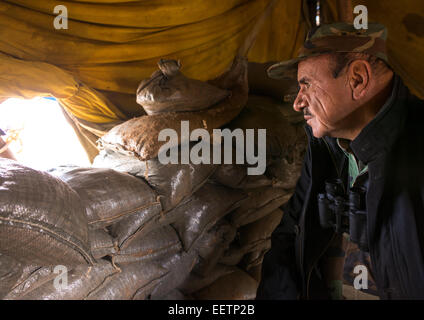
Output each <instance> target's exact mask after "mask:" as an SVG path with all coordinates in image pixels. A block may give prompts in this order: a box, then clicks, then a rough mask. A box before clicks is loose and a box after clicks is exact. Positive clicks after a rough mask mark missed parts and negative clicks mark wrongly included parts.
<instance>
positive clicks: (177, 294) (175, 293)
mask: <svg viewBox="0 0 424 320" xmlns="http://www.w3.org/2000/svg"><path fill="white" fill-rule="evenodd" d="M161 300H191V299H188V298H187V297H186V296H185V295H184V294H183V293H182V292H181V291H180V290H178V289H174V290H172V291H170V292H169V293H168V294H167V295H165V296H163V297H162V298H161Z"/></svg>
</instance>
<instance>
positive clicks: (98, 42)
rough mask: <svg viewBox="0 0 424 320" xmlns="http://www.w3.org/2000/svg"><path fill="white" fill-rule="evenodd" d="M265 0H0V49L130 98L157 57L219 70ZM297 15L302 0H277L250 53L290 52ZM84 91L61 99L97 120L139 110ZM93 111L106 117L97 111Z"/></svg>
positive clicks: (211, 73)
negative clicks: (63, 18)
mask: <svg viewBox="0 0 424 320" xmlns="http://www.w3.org/2000/svg"><path fill="white" fill-rule="evenodd" d="M268 3H269V0H226V1H221V0H219V1H218V0H203V1H192V0H152V1H145V0H144V1H112V0H104V1H100V0H97V1H53V0H45V1H32V0H8V1H3V2H1V3H0V52H2V53H4V54H7V55H9V56H11V57H15V58H19V59H22V60H25V61H42V62H46V63H49V64H52V65H54V66H56V67H58V68H60V69H62V70H65V71H68V72H69V74H70V75H72V76H74V78H75V79H77V81H78V82H80V83H84V85H86V86H87V87H89V88H93V89H96V90H99V91H102V92H103V93H105V94H106V93H108V94H109V93H110V94H111V95H116V94H121V95H122V94H123V95H130V96H132V97H133V99H134V101H135V90H136V88H137V86H138V84H139V82H140V81H141V80H142V79H143V78H146V77H149V76H150V74H151V73H152V72H153V71H154V70H155V69H157V66H156V63H157V61H158V60H159V59H160V58H173V59H179V60H181V62H182V65H183V68H182V72H183V73H184V74H186V75H187V76H188V77H192V78H196V79H200V80H207V79H211V78H213V77H215V76H217V75H219V74H220V73H222V72H223V71H224V70H225V69H226V68H227V67H228V66H229V65H230V63H231V61H232V59H233V58H234V56H235V53H236V51H237V49H238V48H239V47H240V45H241V44H242V43H243V41H244V39H245V38H246V36H247V35H248V34H249V32H250V30H251V29H252V27H253V25H254V23H255V21H256V20H257V19H258V18H259V17H260V15H261V14H262V12H263V11H264V9H265V8H266V6H267V5H268ZM57 5H63V6H65V7H66V8H67V13H68V29H60V30H56V29H55V28H54V25H53V22H54V18H55V17H56V15H55V14H54V13H53V11H54V8H55V6H57ZM285 21H287V22H289V21H290V22H295V23H286V22H285ZM301 21H302V19H301V1H298V0H290V1H285V0H280V1H278V4H277V5H276V6H275V7H274V9H273V13H272V16H271V19H268V21H267V22H266V25H265V26H264V28H263V30H262V32H261V33H260V35H259V36H258V42H257V44H256V45H255V47H253V48H252V50H251V52H250V55H249V58H250V60H252V61H257V62H263V61H269V60H281V59H288V58H291V57H292V56H293V55H294V54H295V52H296V48H295V47H296V45H299V44H300V43H301V42H302V40H303V38H304V31H305V28H304V27H303V24H302V23H301ZM0 68H1V69H0V72H1V73H3V74H4V72H3V69H2V67H0ZM32 72H33V71H32ZM22 74H25V71H23V73H22ZM49 82H50V78H49V77H45V78H44V79H43V80H42V81H41V82H39V86H41V87H45V88H50V90H56V88H55V85H54V83H55V82H54V83H53V84H52V83H49ZM57 84H58V85H61V84H60V82H58V83H57ZM21 90H23V89H21ZM58 90H60V89H58ZM44 91H46V89H44V90H42V91H41V92H42V93H44ZM50 92H52V91H50ZM97 92H98V91H97ZM53 95H54V96H56V95H55V94H53ZM86 98H87V97H86ZM86 98H81V99H75V98H73V99H69V100H67V103H63V104H64V105H65V107H66V108H67V110H68V111H70V112H71V113H72V114H73V115H75V116H77V117H78V118H80V119H84V120H88V121H94V122H99V123H101V122H105V121H106V119H110V120H111V121H112V120H118V119H120V118H122V115H123V114H124V115H125V116H126V117H128V116H131V115H136V114H137V112H136V110H134V105H132V106H131V107H129V108H126V106H125V105H117V106H116V107H117V109H120V110H121V111H122V113H121V114H119V115H118V114H116V116H115V117H114V116H112V117H111V114H112V113H115V112H116V111H115V110H113V108H110V104H111V103H110V101H109V102H108V103H107V104H109V105H104V106H101V105H100V104H99V101H104V100H105V99H107V95H106V96H103V97H100V98H99V99H96V98H95V97H94V96H92V97H91V98H93V103H94V105H92V104H91V103H90V100H87V99H86ZM91 98H90V99H91ZM96 100H97V101H96ZM90 109H95V111H90ZM128 109H129V110H128ZM140 110H141V108H140ZM98 111H102V112H104V113H105V115H106V117H104V116H99V117H98V118H96V114H97V112H98Z"/></svg>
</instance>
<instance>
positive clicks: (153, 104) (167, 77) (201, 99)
mask: <svg viewBox="0 0 424 320" xmlns="http://www.w3.org/2000/svg"><path fill="white" fill-rule="evenodd" d="M158 66H159V70H158V71H156V72H154V73H153V74H152V76H151V77H150V78H148V79H144V80H143V81H141V83H140V85H139V87H138V89H137V103H138V104H140V105H141V106H142V107H143V109H144V111H146V113H147V114H148V115H152V114H156V113H162V112H181V111H198V110H202V109H207V108H209V107H210V106H212V105H214V104H216V103H218V102H219V101H221V100H223V99H225V98H226V97H228V95H229V94H230V91H228V90H223V89H220V88H217V87H214V86H212V85H210V84H208V83H206V82H202V81H199V80H195V79H189V78H187V77H185V76H184V75H183V74H182V73H181V71H180V68H181V63H180V61H176V60H164V59H161V60H160V61H159V63H158Z"/></svg>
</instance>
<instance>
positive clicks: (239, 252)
mask: <svg viewBox="0 0 424 320" xmlns="http://www.w3.org/2000/svg"><path fill="white" fill-rule="evenodd" d="M270 247H271V239H267V240H262V241H256V242H254V243H249V244H246V245H244V246H241V245H240V244H239V243H237V242H234V243H232V244H231V245H230V247H229V249H228V250H226V251H225V252H224V254H223V255H222V257H221V258H220V259H219V261H218V262H219V263H221V264H225V265H227V266H235V265H238V264H239V263H240V262H241V261H242V259H243V257H244V256H245V255H246V254H247V253H249V252H255V251H262V250H265V249H268V248H270Z"/></svg>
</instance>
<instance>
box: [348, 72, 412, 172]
mask: <svg viewBox="0 0 424 320" xmlns="http://www.w3.org/2000/svg"><path fill="white" fill-rule="evenodd" d="M393 80H394V81H393V89H392V93H391V95H390V97H389V98H388V99H387V101H386V103H385V104H384V105H383V107H382V108H381V109H380V111H379V112H378V113H377V115H376V116H375V117H374V119H372V120H371V122H370V123H368V124H367V125H366V126H365V128H364V129H362V131H361V132H360V133H359V135H358V136H357V137H356V138H355V139H354V140H353V141H352V142H351V143H350V147H351V149H352V151H353V152H354V154H355V156H356V157H357V158H358V159H359V160H361V161H362V162H363V163H365V164H368V163H369V162H371V161H373V160H374V159H376V158H377V157H378V156H380V155H381V154H383V153H386V152H387V151H388V150H390V148H391V146H392V145H393V144H394V143H395V141H396V139H397V137H398V136H399V134H400V132H401V131H402V129H403V126H404V121H405V115H406V108H407V106H406V100H407V97H408V89H407V88H406V87H405V85H404V84H403V83H402V80H401V79H400V78H399V76H397V75H394V79H393Z"/></svg>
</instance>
